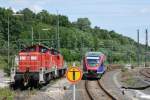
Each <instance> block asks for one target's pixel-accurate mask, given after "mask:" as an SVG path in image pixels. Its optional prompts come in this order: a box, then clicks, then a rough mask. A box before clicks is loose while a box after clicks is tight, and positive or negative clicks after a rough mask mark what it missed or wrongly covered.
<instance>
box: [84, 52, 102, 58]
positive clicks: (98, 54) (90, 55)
mask: <svg viewBox="0 0 150 100" xmlns="http://www.w3.org/2000/svg"><path fill="white" fill-rule="evenodd" d="M102 54H103V53H101V52H87V53H86V55H85V56H86V57H98V56H100V55H102Z"/></svg>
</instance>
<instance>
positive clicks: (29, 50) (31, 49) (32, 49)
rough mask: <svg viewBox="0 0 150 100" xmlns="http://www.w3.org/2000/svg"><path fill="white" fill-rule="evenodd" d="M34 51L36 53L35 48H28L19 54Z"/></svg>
mask: <svg viewBox="0 0 150 100" xmlns="http://www.w3.org/2000/svg"><path fill="white" fill-rule="evenodd" d="M35 51H36V46H32V47H28V48H25V49H23V50H21V52H35Z"/></svg>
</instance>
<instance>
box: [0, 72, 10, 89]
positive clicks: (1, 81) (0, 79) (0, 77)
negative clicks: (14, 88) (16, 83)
mask: <svg viewBox="0 0 150 100" xmlns="http://www.w3.org/2000/svg"><path fill="white" fill-rule="evenodd" d="M8 82H9V78H7V77H5V73H4V71H3V70H0V88H4V87H8V86H9V85H8Z"/></svg>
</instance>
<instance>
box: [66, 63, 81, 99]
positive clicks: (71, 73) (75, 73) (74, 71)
mask: <svg viewBox="0 0 150 100" xmlns="http://www.w3.org/2000/svg"><path fill="white" fill-rule="evenodd" d="M82 75H83V74H82V71H81V70H80V68H79V67H77V66H75V63H74V64H73V66H72V67H70V68H69V69H68V70H67V71H66V78H67V80H68V81H69V82H70V83H71V84H73V100H75V84H76V83H77V82H79V81H80V80H81V79H82Z"/></svg>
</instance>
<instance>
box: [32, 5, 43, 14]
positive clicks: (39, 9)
mask: <svg viewBox="0 0 150 100" xmlns="http://www.w3.org/2000/svg"><path fill="white" fill-rule="evenodd" d="M29 9H31V10H32V11H33V12H35V13H38V12H40V11H41V10H42V9H43V8H42V7H41V6H39V5H32V6H30V7H29Z"/></svg>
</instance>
